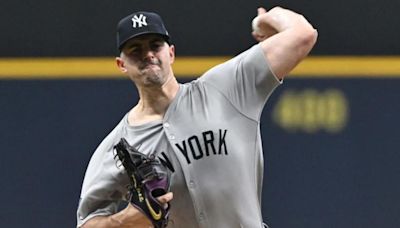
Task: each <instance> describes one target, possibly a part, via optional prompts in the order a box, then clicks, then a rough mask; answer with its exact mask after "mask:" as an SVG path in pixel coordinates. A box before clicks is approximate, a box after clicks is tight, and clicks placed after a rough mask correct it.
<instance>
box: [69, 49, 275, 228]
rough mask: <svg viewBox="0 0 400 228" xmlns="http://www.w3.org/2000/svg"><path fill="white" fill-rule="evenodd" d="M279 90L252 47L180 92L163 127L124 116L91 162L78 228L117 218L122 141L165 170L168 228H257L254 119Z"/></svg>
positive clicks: (259, 172) (259, 162)
mask: <svg viewBox="0 0 400 228" xmlns="http://www.w3.org/2000/svg"><path fill="white" fill-rule="evenodd" d="M279 84H280V82H279V80H278V79H277V78H276V77H275V76H274V75H273V73H272V72H271V71H270V69H269V67H268V64H266V60H265V57H264V53H263V51H262V49H261V46H260V45H255V46H253V47H252V48H250V49H249V50H247V51H245V52H243V53H241V54H240V55H238V56H236V57H235V58H233V59H231V60H229V61H227V62H225V63H223V64H220V65H218V66H216V67H214V68H212V69H211V70H209V71H208V72H206V73H205V74H204V75H203V76H202V77H200V78H198V79H197V80H194V81H192V82H190V83H186V84H180V88H179V91H178V93H177V95H176V97H175V98H174V100H173V101H172V103H171V104H170V105H169V107H168V109H167V111H166V113H165V116H164V118H163V119H162V120H160V121H153V122H149V123H146V124H142V125H138V126H130V125H129V124H128V120H127V115H125V117H124V118H123V119H122V121H121V122H120V123H119V124H118V125H117V127H116V128H115V129H114V130H113V131H112V132H111V133H110V134H109V135H108V136H107V137H106V138H105V139H104V141H103V142H102V143H101V144H100V145H99V147H98V148H97V149H96V151H95V153H94V154H93V156H92V158H91V160H90V163H89V166H88V168H87V171H86V175H85V179H84V182H83V187H82V192H81V198H80V202H79V206H78V211H77V219H78V226H80V225H82V224H83V223H84V222H85V221H87V220H88V219H90V218H92V217H94V216H97V215H110V214H113V213H116V212H117V211H118V208H119V204H120V203H121V201H123V200H125V195H126V193H127V185H128V183H129V180H128V178H127V175H126V173H125V171H124V170H123V169H121V168H118V167H117V166H116V164H115V160H114V158H113V151H112V150H113V146H114V145H115V144H116V143H117V142H118V141H119V140H120V138H121V137H125V138H126V139H127V140H128V142H129V143H130V144H131V145H133V146H136V147H138V148H139V151H141V152H142V153H145V154H147V153H156V154H157V156H158V157H159V158H160V159H163V160H164V161H166V162H167V163H169V164H170V171H171V191H172V192H173V193H174V199H173V200H172V201H171V211H170V213H171V214H170V222H169V225H168V227H182V228H187V227H191V228H195V227H212V228H214V227H218V228H224V227H226V228H234V227H246V228H248V227H251V228H253V227H254V228H255V227H262V226H263V225H262V215H261V188H262V177H263V153H262V145H261V136H260V116H261V112H262V110H263V107H264V104H265V102H266V100H267V99H268V97H269V95H270V94H271V93H272V91H273V90H274V89H275V88H276V87H277V86H278V85H279Z"/></svg>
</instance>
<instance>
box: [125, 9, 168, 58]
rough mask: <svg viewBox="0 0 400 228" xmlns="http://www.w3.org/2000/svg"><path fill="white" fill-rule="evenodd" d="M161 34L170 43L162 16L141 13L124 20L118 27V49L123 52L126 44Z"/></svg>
mask: <svg viewBox="0 0 400 228" xmlns="http://www.w3.org/2000/svg"><path fill="white" fill-rule="evenodd" d="M144 34H159V35H161V36H163V37H164V39H165V41H166V42H167V43H169V40H170V36H169V34H168V31H167V29H166V28H165V25H164V22H163V21H162V19H161V17H160V15H158V14H156V13H153V12H145V11H140V12H136V13H133V14H131V15H129V16H127V17H124V18H122V19H121V20H120V21H119V23H118V26H117V47H118V49H119V50H120V51H121V50H122V48H123V47H124V44H125V43H126V42H127V41H128V40H130V39H132V38H135V37H137V36H140V35H144Z"/></svg>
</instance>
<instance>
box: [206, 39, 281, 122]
mask: <svg viewBox="0 0 400 228" xmlns="http://www.w3.org/2000/svg"><path fill="white" fill-rule="evenodd" d="M199 81H201V82H203V83H204V84H206V85H207V86H212V87H214V88H215V89H217V90H218V91H219V92H221V93H223V94H224V96H225V97H226V98H227V99H228V100H229V101H230V102H231V103H232V104H233V105H234V106H235V107H236V108H237V109H238V110H239V111H240V112H242V113H243V114H245V115H246V116H248V117H249V118H252V119H254V120H258V119H259V117H260V115H261V112H262V110H263V107H264V105H265V102H266V101H267V99H268V97H269V96H270V94H271V93H272V92H273V90H274V89H275V88H276V87H277V86H278V85H279V84H281V81H279V80H278V79H277V77H276V76H275V75H274V74H273V72H272V71H271V69H270V67H269V64H268V62H267V59H266V58H265V56H264V53H263V50H262V48H261V45H260V44H257V45H254V46H253V47H251V48H250V49H249V50H247V51H245V52H243V53H241V54H239V55H238V56H236V57H234V58H232V59H230V60H228V61H227V62H225V63H222V64H220V65H217V66H215V67H214V68H212V69H210V70H209V71H208V72H206V73H205V74H204V75H203V76H202V77H200V78H199Z"/></svg>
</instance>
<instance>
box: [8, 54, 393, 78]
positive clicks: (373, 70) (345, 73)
mask: <svg viewBox="0 0 400 228" xmlns="http://www.w3.org/2000/svg"><path fill="white" fill-rule="evenodd" d="M229 58H230V57H228V56H220V57H178V58H177V59H176V61H175V63H174V65H173V68H174V72H175V75H176V76H177V77H196V76H199V75H201V74H202V73H204V72H205V71H206V70H208V69H210V68H211V67H213V66H215V65H217V64H219V63H222V62H224V61H226V60H228V59H229ZM291 75H294V76H295V77H298V78H326V77H335V78H336V77H346V78H351V77H363V78H365V77H374V78H377V77H385V78H399V77H400V56H310V57H308V58H306V59H305V60H304V61H303V62H302V63H301V64H299V65H298V66H297V67H296V68H295V69H294V70H293V71H292V73H291ZM68 78H70V79H73V78H81V79H84V78H89V79H90V78H93V79H96V78H110V79H111V78H125V76H123V75H122V74H121V73H120V72H119V71H118V69H117V67H116V65H115V61H114V58H113V57H76V58H75V57H67V58H0V79H68Z"/></svg>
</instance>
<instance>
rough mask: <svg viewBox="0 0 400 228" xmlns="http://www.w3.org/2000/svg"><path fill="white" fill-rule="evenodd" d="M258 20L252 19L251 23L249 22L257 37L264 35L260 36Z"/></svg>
mask: <svg viewBox="0 0 400 228" xmlns="http://www.w3.org/2000/svg"><path fill="white" fill-rule="evenodd" d="M259 20H260V16H257V17H255V18H254V19H253V21H252V22H251V26H252V28H253V32H255V33H257V34H258V35H261V36H263V35H265V34H262V32H261V29H260V24H259Z"/></svg>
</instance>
